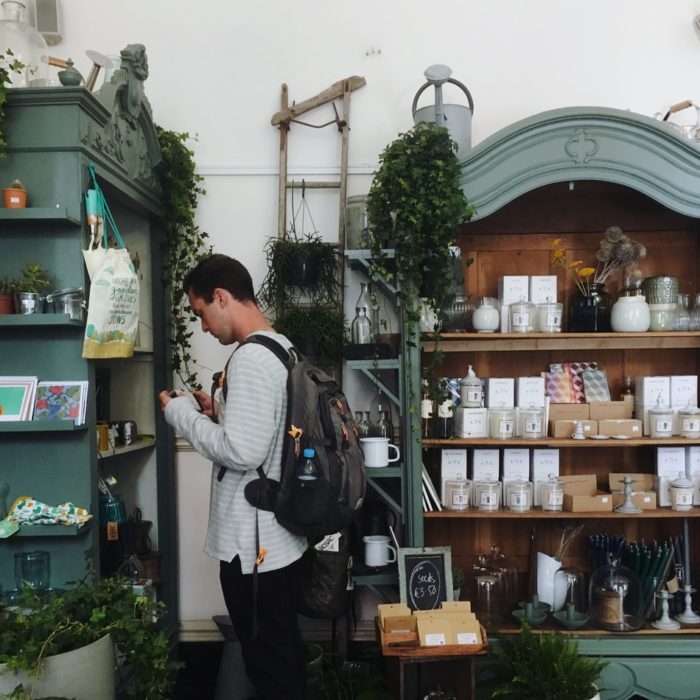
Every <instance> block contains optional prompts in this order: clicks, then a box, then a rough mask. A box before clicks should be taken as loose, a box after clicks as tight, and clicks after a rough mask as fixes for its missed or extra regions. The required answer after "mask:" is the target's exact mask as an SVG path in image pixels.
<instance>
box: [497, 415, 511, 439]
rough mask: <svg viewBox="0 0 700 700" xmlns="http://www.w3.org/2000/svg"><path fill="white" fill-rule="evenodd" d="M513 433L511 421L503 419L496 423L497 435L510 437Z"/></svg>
mask: <svg viewBox="0 0 700 700" xmlns="http://www.w3.org/2000/svg"><path fill="white" fill-rule="evenodd" d="M512 433H513V421H512V420H508V419H505V418H501V419H499V421H498V434H499V435H512Z"/></svg>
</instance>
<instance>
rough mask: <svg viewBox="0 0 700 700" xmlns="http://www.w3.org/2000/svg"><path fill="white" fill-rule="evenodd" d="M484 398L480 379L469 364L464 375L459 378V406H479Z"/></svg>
mask: <svg viewBox="0 0 700 700" xmlns="http://www.w3.org/2000/svg"><path fill="white" fill-rule="evenodd" d="M483 399H484V386H483V384H482V382H481V379H479V377H477V376H476V373H475V372H474V370H473V369H472V366H471V365H469V367H468V368H467V374H466V376H465V377H462V379H460V380H459V401H460V406H464V407H465V408H480V407H481V403H482V401H483Z"/></svg>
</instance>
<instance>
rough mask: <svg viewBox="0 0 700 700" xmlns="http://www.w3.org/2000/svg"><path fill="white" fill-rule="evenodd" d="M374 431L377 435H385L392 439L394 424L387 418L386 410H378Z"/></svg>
mask: <svg viewBox="0 0 700 700" xmlns="http://www.w3.org/2000/svg"><path fill="white" fill-rule="evenodd" d="M375 432H376V435H377V437H385V438H389V440H390V441H393V439H394V426H393V425H392V424H391V420H389V416H388V412H387V411H379V420H378V421H377V425H376V429H375Z"/></svg>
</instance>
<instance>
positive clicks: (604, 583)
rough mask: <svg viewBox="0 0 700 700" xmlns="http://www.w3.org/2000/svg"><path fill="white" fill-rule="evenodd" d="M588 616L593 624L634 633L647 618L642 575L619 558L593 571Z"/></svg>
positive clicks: (589, 591) (605, 628) (589, 588)
mask: <svg viewBox="0 0 700 700" xmlns="http://www.w3.org/2000/svg"><path fill="white" fill-rule="evenodd" d="M588 601H589V602H588V605H589V618H590V621H591V623H592V624H593V625H595V626H597V627H600V628H601V629H604V630H611V631H612V632H633V631H635V630H638V629H641V628H642V626H643V625H644V621H645V611H644V599H643V598H642V586H641V583H640V581H639V576H638V575H637V574H636V573H635V572H634V571H632V569H628V568H627V567H626V566H621V565H620V563H619V560H618V559H615V558H612V557H611V559H610V563H609V564H607V565H606V566H602V567H601V568H600V569H598V570H597V571H594V572H593V574H592V576H591V581H590V584H589V587H588Z"/></svg>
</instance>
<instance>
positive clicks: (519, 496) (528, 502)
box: [505, 479, 532, 513]
mask: <svg viewBox="0 0 700 700" xmlns="http://www.w3.org/2000/svg"><path fill="white" fill-rule="evenodd" d="M505 506H506V508H508V510H510V511H512V512H513V513H527V512H529V511H530V510H531V509H532V482H531V481H525V480H524V479H515V480H514V481H507V482H506V502H505Z"/></svg>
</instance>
